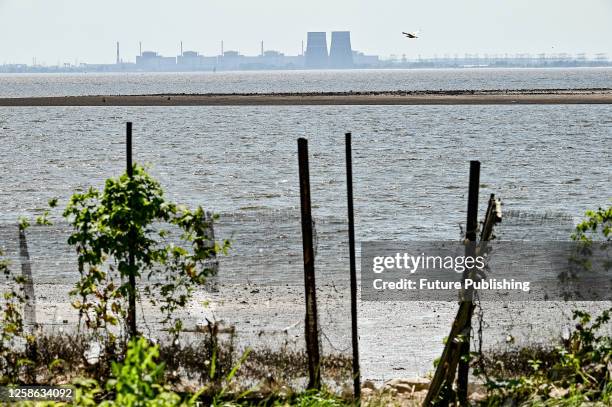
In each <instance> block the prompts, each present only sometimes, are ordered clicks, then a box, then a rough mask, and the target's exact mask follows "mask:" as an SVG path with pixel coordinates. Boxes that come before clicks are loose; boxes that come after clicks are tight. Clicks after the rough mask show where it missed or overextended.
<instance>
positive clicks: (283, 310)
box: [0, 284, 609, 381]
mask: <svg viewBox="0 0 612 407" xmlns="http://www.w3.org/2000/svg"><path fill="white" fill-rule="evenodd" d="M216 287H217V289H216V290H214V291H209V290H198V291H196V292H195V293H194V298H193V300H192V301H191V302H190V303H189V304H188V305H187V306H186V307H185V308H183V309H181V310H180V311H179V312H178V313H177V316H178V317H180V318H182V319H183V321H184V322H185V328H186V330H187V332H194V331H195V328H196V327H197V326H198V325H201V324H202V323H203V322H205V321H206V320H207V319H208V320H211V321H222V326H234V327H235V329H236V333H237V337H236V340H237V344H238V346H239V347H247V346H249V347H252V348H255V349H259V348H268V349H277V350H278V349H282V348H283V346H289V347H290V348H295V349H301V348H302V347H303V346H304V336H303V335H304V325H303V321H304V302H303V286H301V285H267V284H263V285H262V284H219V285H217V286H216ZM0 288H1V287H0ZM71 289H72V285H70V284H64V285H61V284H35V285H34V291H35V299H36V300H35V302H36V322H37V323H38V324H40V326H41V327H43V329H45V330H46V331H48V332H61V331H62V330H64V329H66V330H72V329H76V325H77V321H78V313H77V312H76V311H75V310H74V309H73V308H72V306H71V305H70V302H71V299H70V297H69V295H68V292H69V291H70V290H71ZM317 297H318V298H317V303H318V308H319V327H320V330H321V347H322V351H323V352H324V353H334V354H338V353H341V354H345V355H346V354H350V317H349V315H350V309H349V294H348V287H345V286H337V285H334V284H332V285H330V284H321V285H320V287H318V288H317ZM526 304H528V306H525V305H526ZM607 307H609V303H606V302H602V303H593V302H591V303H570V302H568V303H562V302H530V303H523V302H508V303H500V302H495V303H486V304H485V305H484V306H483V308H484V316H485V327H484V332H485V338H486V341H485V344H484V347H485V348H488V347H498V346H500V345H499V344H502V345H501V346H502V347H503V346H504V344H506V340H507V338H508V337H509V336H511V337H512V338H513V339H512V341H513V343H514V341H515V340H516V343H515V344H520V343H522V344H527V343H545V342H547V341H549V340H554V339H555V338H558V337H559V335H560V332H561V331H562V327H564V326H573V323H572V322H571V318H570V316H571V311H572V310H573V309H575V308H580V309H589V310H591V311H592V312H594V313H595V314H598V313H599V311H601V310H602V309H605V308H607ZM456 310H457V304H456V303H454V302H423V301H403V302H402V301H400V302H386V301H383V302H380V301H359V311H358V312H359V336H360V353H361V359H362V374H363V377H364V379H369V380H374V381H384V380H387V379H390V378H395V377H400V376H401V377H423V376H425V375H426V374H427V373H428V372H431V371H432V369H433V368H432V366H433V361H434V359H435V358H437V357H439V356H440V353H441V351H442V348H443V341H444V338H445V337H446V336H447V335H448V332H449V329H450V328H449V327H450V324H451V323H452V321H453V318H454V316H455V313H456ZM138 314H139V325H140V326H141V327H142V328H141V329H142V330H143V332H148V334H150V335H152V336H154V337H155V336H157V335H158V334H159V332H160V328H161V325H160V324H159V318H160V315H159V313H158V312H157V311H155V310H153V309H152V308H151V307H150V305H149V304H147V303H146V302H143V303H142V304H141V305H139V308H138ZM194 335H196V334H194Z"/></svg>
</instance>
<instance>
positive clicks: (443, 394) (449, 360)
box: [423, 161, 480, 406]
mask: <svg viewBox="0 0 612 407" xmlns="http://www.w3.org/2000/svg"><path fill="white" fill-rule="evenodd" d="M479 184H480V162H478V161H471V162H470V189H469V193H468V222H467V225H466V237H468V238H471V237H473V239H474V240H476V232H477V229H478V218H477V215H478V187H479ZM470 247H474V244H473V243H469V244H468V245H467V247H466V249H469V248H470ZM464 298H465V297H464ZM473 312H474V303H473V302H472V301H471V300H470V301H462V302H461V303H460V304H459V310H457V315H456V316H455V320H454V321H453V325H452V327H451V331H450V334H449V335H448V339H447V341H446V344H445V345H444V351H443V352H442V356H441V357H440V362H439V363H438V367H437V368H436V372H435V374H434V377H433V379H432V380H431V384H430V386H429V391H428V392H427V396H426V397H425V400H424V402H423V406H432V405H435V406H448V405H449V403H451V401H452V402H453V403H454V400H451V398H453V397H454V396H453V389H452V386H453V382H454V381H455V375H456V373H457V370H458V368H457V367H458V365H459V364H460V363H461V356H462V355H463V354H465V352H466V349H467V355H469V349H470V347H469V333H470V330H471V326H472V314H473ZM462 337H463V338H462ZM465 338H467V339H468V340H467V342H465V341H464V339H465ZM466 344H467V346H466ZM466 359H467V358H466ZM468 363H469V362H468ZM467 368H468V369H467V370H466V367H463V368H462V369H463V370H462V371H461V373H460V374H461V375H463V376H462V379H461V380H464V381H463V382H461V383H458V388H462V389H463V388H465V389H466V393H467V372H468V370H469V365H468V366H467ZM461 391H463V390H461Z"/></svg>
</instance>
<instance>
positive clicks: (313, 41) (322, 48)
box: [304, 32, 329, 69]
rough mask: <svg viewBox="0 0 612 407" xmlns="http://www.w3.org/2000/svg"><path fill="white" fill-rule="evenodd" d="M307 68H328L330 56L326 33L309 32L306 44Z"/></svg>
mask: <svg viewBox="0 0 612 407" xmlns="http://www.w3.org/2000/svg"><path fill="white" fill-rule="evenodd" d="M305 57H306V58H305V61H304V62H305V67H306V68H308V69H322V68H327V67H328V64H329V61H328V59H329V55H328V53H327V34H326V33H324V32H309V33H308V36H307V42H306V55H305Z"/></svg>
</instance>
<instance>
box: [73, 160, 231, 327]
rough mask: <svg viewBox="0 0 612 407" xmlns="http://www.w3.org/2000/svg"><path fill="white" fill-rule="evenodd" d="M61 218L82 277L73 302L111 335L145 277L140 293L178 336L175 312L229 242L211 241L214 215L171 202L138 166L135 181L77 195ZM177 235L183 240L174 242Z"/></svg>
mask: <svg viewBox="0 0 612 407" xmlns="http://www.w3.org/2000/svg"><path fill="white" fill-rule="evenodd" d="M63 215H64V217H65V218H67V219H68V220H69V222H70V223H71V224H72V226H73V228H74V230H73V233H72V234H71V236H70V238H69V240H68V243H69V244H71V245H73V246H75V247H76V250H77V254H78V265H79V272H80V274H81V278H80V280H79V281H78V283H77V284H76V286H75V289H74V290H73V291H72V292H71V294H72V295H74V296H77V297H78V299H76V300H75V301H73V303H72V305H73V306H74V307H75V308H76V309H78V310H79V312H80V315H81V316H82V317H84V318H85V322H86V325H87V326H88V327H89V328H91V329H93V330H99V329H103V330H105V331H106V332H107V333H108V334H109V337H111V338H114V333H113V332H111V330H110V328H111V327H113V326H117V325H119V324H121V323H124V324H125V323H127V310H126V306H125V305H126V304H125V303H126V301H127V299H128V298H129V295H130V294H131V290H132V287H131V285H130V283H129V280H130V278H132V279H134V280H135V281H136V282H139V281H142V280H144V279H146V282H147V283H148V284H145V286H144V288H143V290H142V291H143V292H144V293H145V294H146V296H147V297H148V299H149V300H150V301H151V303H152V304H153V305H154V306H158V307H159V310H160V311H161V312H162V314H163V316H164V319H163V321H162V323H164V324H170V328H169V330H170V332H171V333H173V334H175V335H178V333H179V332H180V331H181V329H182V321H181V320H180V319H178V318H175V317H174V315H175V311H176V310H177V309H178V308H180V307H183V306H185V305H186V304H187V302H188V301H189V299H190V298H191V294H192V292H193V290H194V288H195V287H197V286H198V285H202V284H204V281H205V278H206V277H207V276H209V275H211V274H212V273H213V272H214V270H213V268H211V267H210V265H209V260H211V259H213V258H214V257H215V256H216V255H217V254H219V253H225V252H226V251H227V249H228V248H229V242H228V241H223V242H222V243H221V244H217V243H215V242H213V241H212V240H211V238H210V237H209V232H208V231H209V230H210V227H211V222H212V221H213V219H214V217H213V218H211V217H209V216H207V214H206V212H205V211H204V210H203V209H202V207H198V208H196V209H195V210H193V211H192V210H189V209H188V208H186V207H184V206H180V205H177V204H174V203H170V202H167V201H166V200H165V198H164V194H163V190H162V188H161V186H160V184H159V183H158V182H157V181H156V180H154V179H153V178H152V177H151V176H150V175H149V174H148V173H147V171H146V170H145V169H144V168H143V167H141V166H138V165H134V169H133V176H132V177H129V176H128V175H127V173H124V174H123V175H121V176H120V177H119V178H111V179H108V180H107V181H106V183H105V186H104V190H103V191H99V190H96V189H94V188H90V189H89V190H88V191H87V192H85V193H76V194H74V195H73V196H72V197H71V199H70V202H69V204H68V206H67V208H66V209H65V211H64V213H63ZM172 231H178V238H176V239H174V241H173V242H169V241H170V240H171V238H172V237H173V235H172V233H171V232H172ZM130 256H133V262H131V261H130ZM132 294H134V295H137V294H138V292H136V293H132Z"/></svg>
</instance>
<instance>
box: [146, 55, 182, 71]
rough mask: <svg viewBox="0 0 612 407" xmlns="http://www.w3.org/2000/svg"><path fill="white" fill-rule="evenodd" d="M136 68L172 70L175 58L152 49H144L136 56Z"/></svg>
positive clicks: (174, 65) (174, 66)
mask: <svg viewBox="0 0 612 407" xmlns="http://www.w3.org/2000/svg"><path fill="white" fill-rule="evenodd" d="M136 68H138V69H142V70H159V71H165V70H173V69H175V68H176V58H175V57H164V56H161V55H159V54H158V53H157V52H153V51H145V52H143V53H142V54H141V55H138V56H136Z"/></svg>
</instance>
